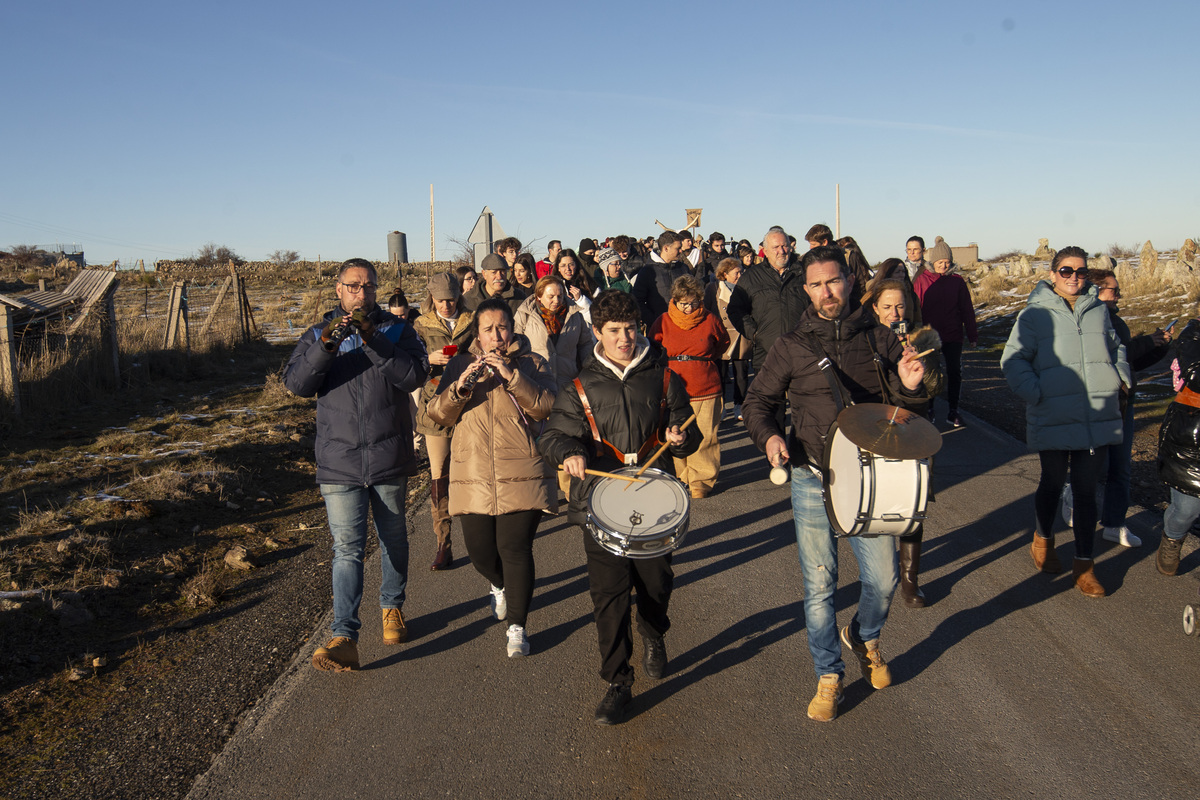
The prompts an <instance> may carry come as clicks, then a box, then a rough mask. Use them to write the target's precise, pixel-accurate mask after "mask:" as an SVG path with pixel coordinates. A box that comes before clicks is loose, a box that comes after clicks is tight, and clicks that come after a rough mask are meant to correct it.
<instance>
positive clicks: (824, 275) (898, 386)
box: [742, 247, 928, 722]
mask: <svg viewBox="0 0 1200 800" xmlns="http://www.w3.org/2000/svg"><path fill="white" fill-rule="evenodd" d="M799 272H800V275H801V276H802V278H803V281H804V290H805V292H806V293H807V294H808V296H809V299H810V300H811V301H812V305H811V307H810V308H809V309H808V310H807V311H805V312H804V316H803V317H802V318H801V320H800V324H799V325H798V326H796V329H795V330H793V331H791V332H790V333H786V334H784V335H783V336H781V337H780V338H779V339H778V340H777V341H776V342H775V344H774V346H773V347H772V348H771V352H770V353H769V354H768V355H767V359H766V361H765V362H764V363H763V366H762V370H761V371H760V372H759V373H758V375H757V376H756V377H755V379H754V382H753V383H752V384H750V390H749V392H748V393H747V395H746V401H745V403H743V404H742V414H743V415H744V416H745V418H746V427H747V428H748V429H749V431H750V437H751V438H752V439H753V440H754V443H755V444H756V445H758V447H759V449H761V450H763V451H764V452H765V453H766V454H767V458H768V460H770V462H771V463H772V464H774V465H776V466H782V465H783V464H784V463H787V462H789V461H790V462H791V463H792V465H793V469H792V511H793V514H794V516H795V518H796V542H797V544H798V545H799V556H800V567H801V570H802V572H803V574H804V620H805V625H806V626H807V628H808V649H809V651H810V652H811V653H812V657H813V666H814V667H815V669H816V673H817V677H818V688H817V693H816V696H815V697H814V698H813V700H812V703H810V704H809V707H808V716H809V717H810V718H811V719H815V720H817V721H820V722H828V721H830V720H833V719H834V718H836V717H837V704H838V702H839V701H840V700H841V697H842V676H843V674H844V672H845V664H844V663H843V662H842V646H841V644H839V643H838V630H837V622H836V619H835V617H834V602H833V595H834V590H835V589H836V588H837V571H838V561H837V543H836V541H835V540H834V537H833V531H832V530H831V529H830V526H829V519H828V517H827V516H826V511H825V504H824V501H823V498H822V481H821V478H820V477H819V476H818V472H819V470H820V468H821V467H822V466H823V465H822V464H821V461H822V459H823V456H824V448H825V437H826V435H827V433H828V431H829V428H830V426H831V425H832V424H833V422H834V420H836V419H837V415H838V411H839V410H840V408H841V403H840V402H839V401H838V400H836V399H835V395H834V390H833V387H832V386H831V385H830V380H829V379H828V378H827V377H826V375H825V374H824V373H823V372H822V370H821V368H820V366H819V365H820V362H821V361H822V360H823V359H826V358H828V359H829V361H830V362H831V364H832V369H833V371H834V374H835V375H836V376H837V379H838V381H839V382H840V384H841V386H842V387H844V389H845V392H846V394H847V395H849V398H848V399H849V400H850V401H851V402H854V403H879V402H885V401H886V399H887V395H888V394H891V395H892V396H893V398H894V399H895V400H896V402H898V403H899V404H901V405H902V406H904V407H905V408H907V409H909V410H910V411H913V412H916V413H924V410H925V407H926V406H927V405H928V398H927V396H926V394H925V390H924V386H923V383H922V378H923V377H924V374H925V367H924V365H923V364H922V363H921V361H920V360H919V359H917V358H915V356H916V354H917V353H916V351H915V350H912V349H911V348H908V349H905V348H904V347H903V346H902V345H901V344H900V340H899V339H898V338H897V337H896V336H894V335H892V333H891V331H890V330H889V329H888V328H886V327H884V326H883V325H880V324H879V323H878V322H877V321H876V320H875V317H874V315H873V314H872V313H871V311H870V309H869V308H864V307H860V308H858V309H857V310H854V311H851V310H850V289H851V287H852V285H853V282H854V278H853V276H852V275H851V274H850V269H849V267H848V266H847V265H846V257H845V254H844V253H843V252H842V249H841V248H840V247H817V248H814V249H812V250H809V251H808V253H806V254H805V255H804V257H803V258H802V259H801V260H800V266H799ZM876 353H878V355H879V362H876V361H875V355H876ZM877 363H878V367H877ZM881 373H882V374H881ZM885 382H886V388H885V385H884V383H885ZM839 393H840V392H839ZM787 400H790V401H791V405H792V431H791V434H790V437H789V438H788V439H786V440H785V438H784V432H783V429H782V427H781V426H780V425H779V423H778V420H777V417H776V412H777V411H778V409H780V408H781V407H782V406H783V404H784V402H786V401H787ZM926 424H928V423H926ZM810 467H811V468H810ZM850 547H851V549H852V550H853V551H854V555H855V557H856V558H857V559H858V565H859V577H860V581H861V583H862V587H863V588H862V595H861V597H860V599H859V603H858V611H857V613H856V614H855V615H854V618H853V619H851V620H850V624H849V625H847V626H846V628H845V629H843V630H842V632H841V640H842V642H844V643H845V644H846V646H848V647H849V648H850V649H851V650H852V651H853V652H854V654H855V655H856V656H858V659H859V663H860V664H861V665H862V670H863V675H864V676H865V677H867V678H868V679H869V680H870V683H871V685H872V686H873V687H875V688H876V689H882V688H884V687H885V686H889V685H890V684H891V673H890V672H889V671H888V666H887V664H886V663H885V662H884V660H883V655H882V653H881V652H880V649H879V635H880V632H881V631H882V630H883V625H884V623H885V622H886V621H887V615H888V609H889V608H890V607H891V602H892V594H893V593H894V592H895V590H896V584H897V565H896V545H895V544H894V543H893V542H892V538H891V537H890V536H877V537H865V536H852V537H850Z"/></svg>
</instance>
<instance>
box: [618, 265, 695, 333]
mask: <svg viewBox="0 0 1200 800" xmlns="http://www.w3.org/2000/svg"><path fill="white" fill-rule="evenodd" d="M690 274H692V273H691V269H690V268H689V267H688V265H687V264H686V263H684V262H683V261H672V262H671V263H670V264H668V263H666V262H665V261H663V260H662V256H660V255H659V254H658V252H657V251H652V252H651V253H650V255H649V257H648V258H647V259H646V264H645V266H643V267H642V268H641V269H639V270H638V271H637V274H636V275H634V276H633V281H632V283H633V291H632V292H631V294H632V295H633V299H634V300H637V303H638V308H639V309H641V313H642V324H644V325H645V326H646V327H647V328H649V327H650V326H651V325H653V324H654V320H656V319H658V318H659V317H661V316H662V315H663V314H665V313H667V305H668V304H669V303H670V302H671V286H672V285H673V284H674V283H675V279H676V278H679V277H682V276H683V275H690Z"/></svg>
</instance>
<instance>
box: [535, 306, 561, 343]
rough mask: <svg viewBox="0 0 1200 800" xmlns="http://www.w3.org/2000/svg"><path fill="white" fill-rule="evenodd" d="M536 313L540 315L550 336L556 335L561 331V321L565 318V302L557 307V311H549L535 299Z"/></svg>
mask: <svg viewBox="0 0 1200 800" xmlns="http://www.w3.org/2000/svg"><path fill="white" fill-rule="evenodd" d="M537 309H538V313H539V314H541V315H542V322H544V323H546V330H548V331H550V335H551V336H557V335H558V334H560V333H562V327H563V321H564V320H566V318H567V304H566V303H563V304H562V305H561V306H559V307H558V311H550V310H549V309H547V308H546V307H545V306H544V305H542V304H541V302H540V301H537Z"/></svg>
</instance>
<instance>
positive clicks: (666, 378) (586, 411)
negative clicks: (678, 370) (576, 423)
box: [572, 369, 671, 466]
mask: <svg viewBox="0 0 1200 800" xmlns="http://www.w3.org/2000/svg"><path fill="white" fill-rule="evenodd" d="M572 382H573V383H574V384H575V391H576V392H578V393H579V402H580V403H582V404H583V416H584V417H586V418H587V421H588V426H589V427H590V428H591V429H592V438H593V439H595V440H596V444H597V445H599V446H601V447H607V448H608V449H609V450H611V451H612V453H613V455H615V456H616V457H617V460H618V461H620V462H621V463H623V464H626V465H629V466H632V465H634V464H638V463H640V462H641V461H642V459H644V458H645V457H646V456H648V455H650V454H651V453H652V452H654V448H656V447H658V446H659V445H660V444H662V442H661V441H660V440H659V438H658V427H660V426H661V425H662V422H663V419H664V417H665V416H666V413H667V387H668V386H669V385H670V383H671V370H669V369H664V370H663V390H662V399H661V400H660V401H659V403H658V421H659V425H658V426H656V427H655V429H654V433H652V434H651V435H650V438H649V439H647V440H646V441H645V442H643V443H642V446H641V447H640V448H638V451H637V452H636V453H623V452H621V451H620V450H618V449H617V446H616V445H614V444H613V443H612V442H610V441H608V440H607V439H605V438H604V437H602V436H601V435H600V428H598V427H597V426H596V417H595V416H594V415H593V414H592V404H591V403H589V402H588V397H587V392H585V391H584V390H583V383H582V382H581V381H580V380H579V378H576V379H575V380H574V381H572Z"/></svg>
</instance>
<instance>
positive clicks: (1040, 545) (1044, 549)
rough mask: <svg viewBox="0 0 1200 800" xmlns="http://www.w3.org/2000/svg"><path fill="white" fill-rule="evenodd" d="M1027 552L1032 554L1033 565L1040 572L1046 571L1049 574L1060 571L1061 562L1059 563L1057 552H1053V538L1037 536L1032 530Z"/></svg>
mask: <svg viewBox="0 0 1200 800" xmlns="http://www.w3.org/2000/svg"><path fill="white" fill-rule="evenodd" d="M1029 554H1030V555H1032V556H1033V566H1034V567H1036V568H1037V569H1039V570H1041V571H1042V572H1048V573H1050V574H1051V575H1057V574H1058V573H1060V572H1062V564H1061V563H1059V560H1058V553H1056V552H1054V540H1053V539H1047V538H1046V537H1045V536H1038V535H1037V533H1036V532H1034V534H1033V544H1031V545H1029Z"/></svg>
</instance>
